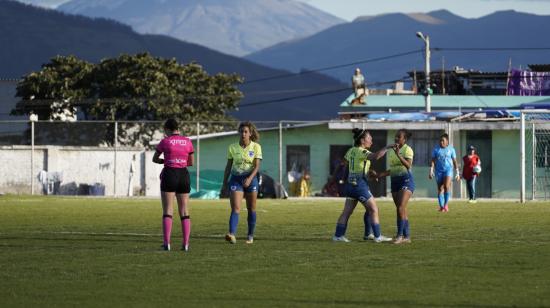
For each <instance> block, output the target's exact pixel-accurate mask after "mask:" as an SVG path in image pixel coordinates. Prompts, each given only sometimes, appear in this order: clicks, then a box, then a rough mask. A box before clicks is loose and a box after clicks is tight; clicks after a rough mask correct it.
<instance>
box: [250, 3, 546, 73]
mask: <svg viewBox="0 0 550 308" xmlns="http://www.w3.org/2000/svg"><path fill="white" fill-rule="evenodd" d="M549 28H550V16H538V15H532V14H525V13H518V12H515V11H503V12H496V13H494V14H491V15H488V16H484V17H481V18H477V19H466V18H462V17H459V16H456V15H454V14H452V13H450V12H448V11H444V10H442V11H435V12H431V13H428V14H386V15H380V16H368V17H361V18H357V19H356V20H355V21H353V22H351V23H346V24H341V25H337V26H334V27H332V28H330V29H327V30H325V31H322V32H320V33H318V34H315V35H313V36H310V37H307V38H305V39H302V40H297V41H292V42H286V43H282V44H278V45H276V46H273V47H271V48H267V49H265V50H262V51H259V52H256V53H254V54H251V55H249V56H247V57H246V58H247V59H249V60H252V61H255V62H257V63H260V64H263V65H268V66H271V67H276V68H281V69H288V70H291V71H295V72H296V71H299V70H301V69H304V68H305V69H313V68H318V67H327V66H332V65H338V64H342V63H351V62H356V61H361V60H365V59H372V58H378V57H384V56H389V55H394V54H398V53H402V52H406V51H411V50H416V49H423V48H424V43H423V42H422V41H421V40H420V39H419V38H417V37H416V36H415V32H417V31H422V32H423V33H425V34H427V35H429V36H430V41H431V46H432V48H434V47H447V48H449V47H451V48H461V47H473V48H481V47H516V48H517V47H541V46H542V47H550V43H549V42H548V40H547V39H546V37H547V29H549ZM312 54H315V57H312V56H311V55H312ZM443 57H444V61H445V68H446V69H449V68H451V67H453V66H461V67H464V68H467V69H480V70H483V71H505V70H507V68H508V62H509V59H510V58H511V59H512V64H513V65H514V66H516V67H517V66H519V65H523V66H524V67H525V65H526V64H532V63H548V62H549V61H550V60H549V59H550V51H548V50H546V51H475V52H472V51H437V50H434V51H433V52H432V62H431V63H432V69H440V68H441V67H442V61H443ZM358 66H359V67H361V68H362V69H363V70H364V71H365V72H366V76H365V77H366V78H367V80H368V81H369V82H373V81H386V80H392V79H397V78H400V77H402V76H403V75H404V73H405V72H406V71H409V70H413V69H417V70H423V69H424V56H423V54H422V53H418V54H412V55H409V56H406V57H398V58H392V59H389V60H386V61H378V62H371V63H368V64H360V65H358ZM324 73H326V74H329V75H331V76H333V77H336V78H339V79H340V80H343V81H346V82H347V81H348V80H349V78H350V76H351V74H352V73H353V67H346V68H342V69H335V70H331V71H326V72H324Z"/></svg>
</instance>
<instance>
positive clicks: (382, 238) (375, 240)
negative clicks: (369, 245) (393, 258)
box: [374, 235, 392, 243]
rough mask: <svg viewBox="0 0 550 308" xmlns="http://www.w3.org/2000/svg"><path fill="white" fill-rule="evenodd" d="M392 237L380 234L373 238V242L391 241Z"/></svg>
mask: <svg viewBox="0 0 550 308" xmlns="http://www.w3.org/2000/svg"><path fill="white" fill-rule="evenodd" d="M391 240H392V238H391V237H387V236H383V235H380V236H379V237H375V238H374V242H375V243H382V242H391Z"/></svg>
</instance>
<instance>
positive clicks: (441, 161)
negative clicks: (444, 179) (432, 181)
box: [432, 145, 456, 172]
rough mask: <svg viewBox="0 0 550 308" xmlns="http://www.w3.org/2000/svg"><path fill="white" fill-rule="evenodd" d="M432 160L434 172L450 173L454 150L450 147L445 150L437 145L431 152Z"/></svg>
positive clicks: (454, 157) (454, 154)
mask: <svg viewBox="0 0 550 308" xmlns="http://www.w3.org/2000/svg"><path fill="white" fill-rule="evenodd" d="M432 159H433V160H434V161H435V171H436V172H448V171H452V170H453V159H456V152H455V148H453V146H452V145H448V146H447V147H445V148H442V147H440V146H439V145H437V146H436V147H435V148H434V150H433V152H432Z"/></svg>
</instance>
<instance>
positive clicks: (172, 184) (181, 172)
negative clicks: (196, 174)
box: [160, 167, 191, 194]
mask: <svg viewBox="0 0 550 308" xmlns="http://www.w3.org/2000/svg"><path fill="white" fill-rule="evenodd" d="M160 191H164V192H175V193H177V194H188V193H189V192H190V191H191V181H190V179H189V172H188V171H187V168H170V167H164V169H162V173H161V174H160Z"/></svg>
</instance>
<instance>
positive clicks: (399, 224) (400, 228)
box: [397, 217, 405, 236]
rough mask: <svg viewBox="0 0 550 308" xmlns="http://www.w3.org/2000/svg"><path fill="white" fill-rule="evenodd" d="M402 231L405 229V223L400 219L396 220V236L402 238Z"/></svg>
mask: <svg viewBox="0 0 550 308" xmlns="http://www.w3.org/2000/svg"><path fill="white" fill-rule="evenodd" d="M403 229H405V221H404V220H401V218H399V217H398V218H397V236H403Z"/></svg>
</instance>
